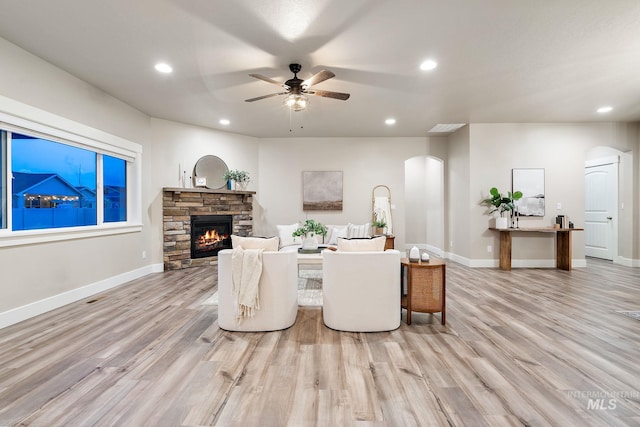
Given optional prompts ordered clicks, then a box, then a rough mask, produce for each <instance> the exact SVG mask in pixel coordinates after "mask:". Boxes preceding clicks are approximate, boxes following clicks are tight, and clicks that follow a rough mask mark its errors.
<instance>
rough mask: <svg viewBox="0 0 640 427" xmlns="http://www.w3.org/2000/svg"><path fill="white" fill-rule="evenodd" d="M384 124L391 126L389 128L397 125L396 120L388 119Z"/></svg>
mask: <svg viewBox="0 0 640 427" xmlns="http://www.w3.org/2000/svg"><path fill="white" fill-rule="evenodd" d="M384 123H385V124H386V125H389V126H391V125H395V124H396V119H387V120H385V121H384Z"/></svg>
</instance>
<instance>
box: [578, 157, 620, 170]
mask: <svg viewBox="0 0 640 427" xmlns="http://www.w3.org/2000/svg"><path fill="white" fill-rule="evenodd" d="M613 163H620V156H609V157H602V158H600V159H592V160H587V161H585V162H584V167H585V168H592V167H594V166H603V165H610V164H613Z"/></svg>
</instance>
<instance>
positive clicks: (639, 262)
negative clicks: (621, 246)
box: [613, 256, 640, 268]
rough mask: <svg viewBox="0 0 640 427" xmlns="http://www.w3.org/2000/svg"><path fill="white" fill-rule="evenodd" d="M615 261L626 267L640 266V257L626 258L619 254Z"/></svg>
mask: <svg viewBox="0 0 640 427" xmlns="http://www.w3.org/2000/svg"><path fill="white" fill-rule="evenodd" d="M613 263H614V264H620V265H623V266H625V267H634V268H638V267H640V259H631V258H625V257H622V256H619V257H617V258H616V259H614V260H613Z"/></svg>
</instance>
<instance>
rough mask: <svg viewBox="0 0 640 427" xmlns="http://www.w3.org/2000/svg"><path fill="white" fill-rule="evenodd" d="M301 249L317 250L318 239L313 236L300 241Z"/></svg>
mask: <svg viewBox="0 0 640 427" xmlns="http://www.w3.org/2000/svg"><path fill="white" fill-rule="evenodd" d="M302 249H307V250H309V249H318V239H316V236H315V234H314V235H312V236H308V237H305V238H304V239H302Z"/></svg>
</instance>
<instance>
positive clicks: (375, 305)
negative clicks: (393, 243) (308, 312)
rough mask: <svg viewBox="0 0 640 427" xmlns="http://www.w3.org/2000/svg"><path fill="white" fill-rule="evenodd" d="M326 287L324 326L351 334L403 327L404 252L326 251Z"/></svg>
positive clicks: (324, 272) (324, 276)
mask: <svg viewBox="0 0 640 427" xmlns="http://www.w3.org/2000/svg"><path fill="white" fill-rule="evenodd" d="M322 255H323V267H322V268H323V270H322V287H323V307H322V317H323V319H324V324H325V325H326V326H328V327H329V328H331V329H337V330H340V331H351V332H377V331H390V330H393V329H397V328H398V327H399V326H400V258H401V257H400V252H399V251H397V250H393V249H390V250H387V251H384V252H344V251H330V250H326V251H324V252H323V253H322Z"/></svg>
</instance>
